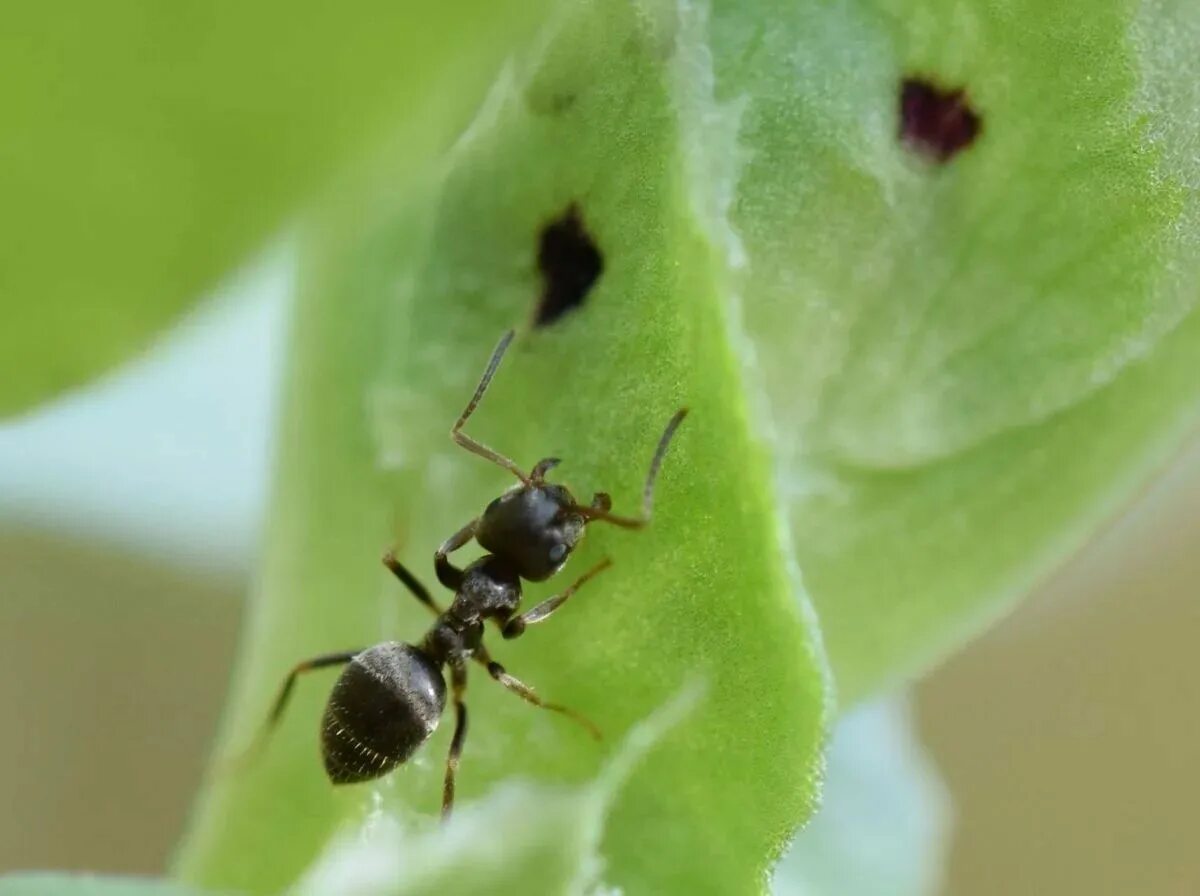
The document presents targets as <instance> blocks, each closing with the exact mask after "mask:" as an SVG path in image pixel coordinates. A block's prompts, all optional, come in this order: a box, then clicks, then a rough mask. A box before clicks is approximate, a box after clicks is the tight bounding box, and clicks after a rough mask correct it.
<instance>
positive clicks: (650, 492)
mask: <svg viewBox="0 0 1200 896" xmlns="http://www.w3.org/2000/svg"><path fill="white" fill-rule="evenodd" d="M687 413H688V409H687V408H680V409H679V410H677V411H676V412H675V416H673V417H672V418H671V419H670V421H669V422H668V423H667V428H666V429H664V430H663V434H662V436H661V437H660V438H659V440H658V447H657V448H655V449H654V457H653V458H652V459H651V460H650V470H649V472H647V473H646V486H645V488H643V489H642V515H641V516H639V517H631V516H618V515H617V514H614V513H609V512H608V511H607V510H606V509H603V508H601V507H594V506H593V507H581V506H576V507H575V511H576V512H577V513H579V514H580V515H581V516H582V517H583V518H584V519H585V520H603V521H604V522H606V523H612V524H613V525H615V526H621V527H622V528H625V529H641V528H642V527H643V526H645V525H646V524H647V523H649V522H650V511H651V510H652V509H653V506H654V481H655V480H656V479H657V478H658V468H659V467H661V466H662V462H663V458H664V457H666V454H667V447H668V446H669V445H670V444H671V438H672V437H673V436H674V435H675V430H677V429H678V428H679V424H680V423H682V422H683V418H684V417H686V416H687Z"/></svg>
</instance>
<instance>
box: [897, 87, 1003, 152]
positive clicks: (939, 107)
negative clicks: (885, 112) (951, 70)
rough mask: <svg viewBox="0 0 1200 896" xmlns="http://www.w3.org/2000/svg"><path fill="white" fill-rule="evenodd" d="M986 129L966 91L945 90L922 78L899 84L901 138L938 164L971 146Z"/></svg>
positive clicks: (959, 89)
mask: <svg viewBox="0 0 1200 896" xmlns="http://www.w3.org/2000/svg"><path fill="white" fill-rule="evenodd" d="M982 126H983V122H982V120H981V119H980V118H979V114H978V113H977V112H976V111H975V110H974V109H972V108H971V104H970V103H969V102H968V101H967V92H966V90H964V89H963V88H961V87H959V88H954V89H952V90H942V89H941V88H940V87H938V86H937V85H936V84H932V83H930V82H929V81H926V80H923V79H921V78H905V79H904V80H903V81H902V82H900V139H901V140H903V141H904V142H905V143H906V144H907V145H908V146H909V147H911V148H912V149H914V150H916V151H917V152H920V153H921V154H923V155H926V156H928V157H930V158H932V159H934V160H935V161H938V162H947V161H949V160H950V159H951V158H952V157H953V156H955V155H957V154H958V153H959V152H961V151H962V150H964V149H966V148H967V147H968V146H970V145H971V144H972V143H973V142H974V141H975V138H976V137H978V136H979V131H980V129H981V128H982Z"/></svg>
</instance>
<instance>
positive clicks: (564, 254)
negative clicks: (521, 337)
mask: <svg viewBox="0 0 1200 896" xmlns="http://www.w3.org/2000/svg"><path fill="white" fill-rule="evenodd" d="M537 263H538V270H539V271H541V272H542V295H541V298H539V299H538V304H537V308H536V309H535V311H534V315H533V325H534V326H535V327H545V326H548V325H549V324H552V323H554V322H555V321H556V320H558V319H559V318H560V317H562V316H563V315H564V314H566V313H567V312H568V311H570V310H571V309H573V308H578V307H579V306H580V305H582V304H583V300H584V299H585V298H587V294H588V293H589V292H590V291H591V289H592V286H593V285H594V284H595V282H596V280H597V279H598V278H599V276H600V272H601V271H602V270H603V269H604V260H603V258H601V256H600V250H599V249H598V248H597V247H596V244H595V243H594V242H593V241H592V238H591V236H589V235H588V232H587V230H586V229H585V228H584V226H583V218H582V217H580V214H579V206H577V205H575V204H574V203H572V204H571V205H570V206H568V207H567V210H566V211H565V212H564V213H563V214H562V216H561V217H559V218H556V219H555V220H553V221H551V222H550V223H549V224H547V225H546V226H545V227H544V228H542V233H541V237H540V239H539V242H538V255H537Z"/></svg>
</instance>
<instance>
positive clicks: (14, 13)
mask: <svg viewBox="0 0 1200 896" xmlns="http://www.w3.org/2000/svg"><path fill="white" fill-rule="evenodd" d="M551 6H552V4H551V0H514V2H497V0H459V2H456V3H425V2H419V0H401V2H394V3H388V2H378V0H365V2H356V3H349V4H340V5H336V6H334V5H330V4H327V3H317V2H311V0H289V2H286V3H285V2H278V0H270V2H266V3H252V4H246V3H236V2H231V0H213V2H205V3H187V2H184V3H170V4H166V5H163V4H161V3H155V2H152V0H113V2H108V3H102V4H91V3H81V4H75V5H73V6H72V7H71V8H70V9H69V10H65V9H64V8H63V7H61V6H58V5H55V4H36V3H33V4H20V5H16V6H12V7H10V8H9V9H8V10H6V15H5V23H4V28H3V29H0V72H2V73H3V76H2V77H0V109H3V110H4V113H3V117H2V118H0V197H3V200H2V202H3V214H0V307H2V308H3V323H2V325H0V415H3V414H6V413H12V412H14V411H18V410H21V409H23V408H27V407H29V406H30V405H32V404H33V403H35V402H37V401H40V400H43V399H45V398H47V397H49V396H51V395H53V394H54V393H56V392H58V391H60V390H62V389H64V388H67V387H70V386H74V385H77V384H79V383H81V382H82V381H84V380H85V379H87V378H88V377H91V376H94V375H95V374H97V373H98V372H100V371H102V370H104V369H105V368H107V367H109V366H110V365H112V364H113V363H115V362H116V361H119V360H120V359H121V358H123V357H125V356H127V355H128V354H130V353H131V352H133V351H136V350H137V349H139V348H141V347H143V346H144V345H145V344H146V343H147V342H148V341H149V339H150V338H151V336H152V335H153V334H154V333H155V332H157V331H158V330H160V329H161V328H162V327H164V326H165V325H166V324H168V323H169V322H170V321H172V320H174V319H175V318H176V317H177V316H178V314H179V312H180V311H181V310H182V309H183V308H185V307H187V306H188V305H189V304H190V303H192V302H194V301H195V300H196V299H197V298H198V297H199V295H200V294H201V292H202V290H203V289H205V288H206V287H208V286H210V285H211V284H212V283H213V282H214V281H215V280H216V278H217V277H219V276H220V275H222V274H224V273H226V272H227V271H228V270H229V269H230V268H231V267H232V266H233V265H235V264H237V263H239V262H241V261H242V260H243V258H244V257H245V256H246V255H247V253H248V252H250V251H251V250H253V249H255V248H258V247H259V246H260V245H261V244H262V243H263V241H264V240H265V239H266V238H267V237H269V236H270V235H271V234H272V233H273V232H275V231H277V230H278V229H279V228H280V227H281V226H282V225H283V224H284V222H285V219H286V217H287V216H288V215H289V214H291V213H294V212H296V211H297V210H298V208H299V207H300V206H301V205H302V204H304V203H306V202H310V201H311V200H312V199H313V197H314V193H315V192H316V191H317V190H319V189H321V188H323V186H324V185H326V184H327V183H328V182H329V181H330V179H331V178H333V177H335V176H336V175H338V173H339V172H345V171H346V170H348V168H349V167H350V166H351V165H357V166H359V167H370V166H371V165H373V164H375V163H376V162H377V161H378V160H379V158H380V150H381V148H382V147H389V148H390V149H392V150H396V149H397V147H399V150H398V152H393V153H391V156H392V159H391V161H395V159H396V157H397V156H402V158H403V162H402V163H401V164H399V165H397V166H396V167H394V168H389V170H390V172H391V174H392V176H394V177H396V178H398V179H399V178H403V177H407V176H411V175H413V174H414V173H415V172H416V171H417V170H419V169H420V168H421V166H422V164H423V163H425V162H427V161H428V160H429V159H430V158H432V157H433V156H434V155H436V153H437V152H439V151H440V150H441V149H443V148H444V147H445V145H446V143H447V141H448V140H449V139H451V137H452V136H453V134H454V133H455V132H456V131H457V130H458V129H459V128H460V127H461V126H462V124H463V123H464V121H465V120H466V119H467V117H469V113H470V110H471V109H472V107H473V106H474V105H475V103H477V102H478V99H479V97H480V96H481V95H482V94H483V92H484V90H485V89H486V85H487V83H488V81H489V80H490V79H491V78H492V77H493V76H494V73H495V71H496V68H497V67H498V65H499V64H500V62H501V60H502V59H503V58H504V56H505V54H506V53H508V51H509V48H510V47H511V46H513V45H514V43H519V42H520V41H521V40H523V39H525V38H526V37H527V36H528V34H529V32H530V30H531V26H532V25H533V24H535V23H537V22H539V21H540V20H541V18H542V17H543V16H544V15H545V13H546V12H547V11H548V10H549V9H550V8H551Z"/></svg>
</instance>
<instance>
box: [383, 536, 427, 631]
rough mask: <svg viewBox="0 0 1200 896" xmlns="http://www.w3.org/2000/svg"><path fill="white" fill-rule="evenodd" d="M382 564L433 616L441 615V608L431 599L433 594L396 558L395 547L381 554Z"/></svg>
mask: <svg viewBox="0 0 1200 896" xmlns="http://www.w3.org/2000/svg"><path fill="white" fill-rule="evenodd" d="M383 565H384V566H386V567H387V568H388V569H389V570H390V571H391V573H392V575H394V576H395V577H396V578H398V579H399V580H400V581H401V582H402V583H403V585H404V587H405V588H407V589H408V591H409V593H410V594H411V595H412V596H413V597H415V598H416V599H417V600H419V601H420V602H421V603H423V604H424V605H425V606H427V607H428V608H429V610H430V612H431V613H433V615H434V616H441V615H442V608H441V607H440V606H438V603H437V601H435V600H434V599H433V595H431V594H430V593H429V589H428V588H426V587H425V586H424V585H422V584H421V581H420V580H419V579H418V578H417V577H416V576H414V575H413V574H412V573H411V572H409V571H408V568H407V567H406V566H405V565H404V564H403V563H401V562H400V561H399V560H398V559H396V549H395V548H392V550H390V551H388V552H387V553H386V554H384V555H383Z"/></svg>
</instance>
